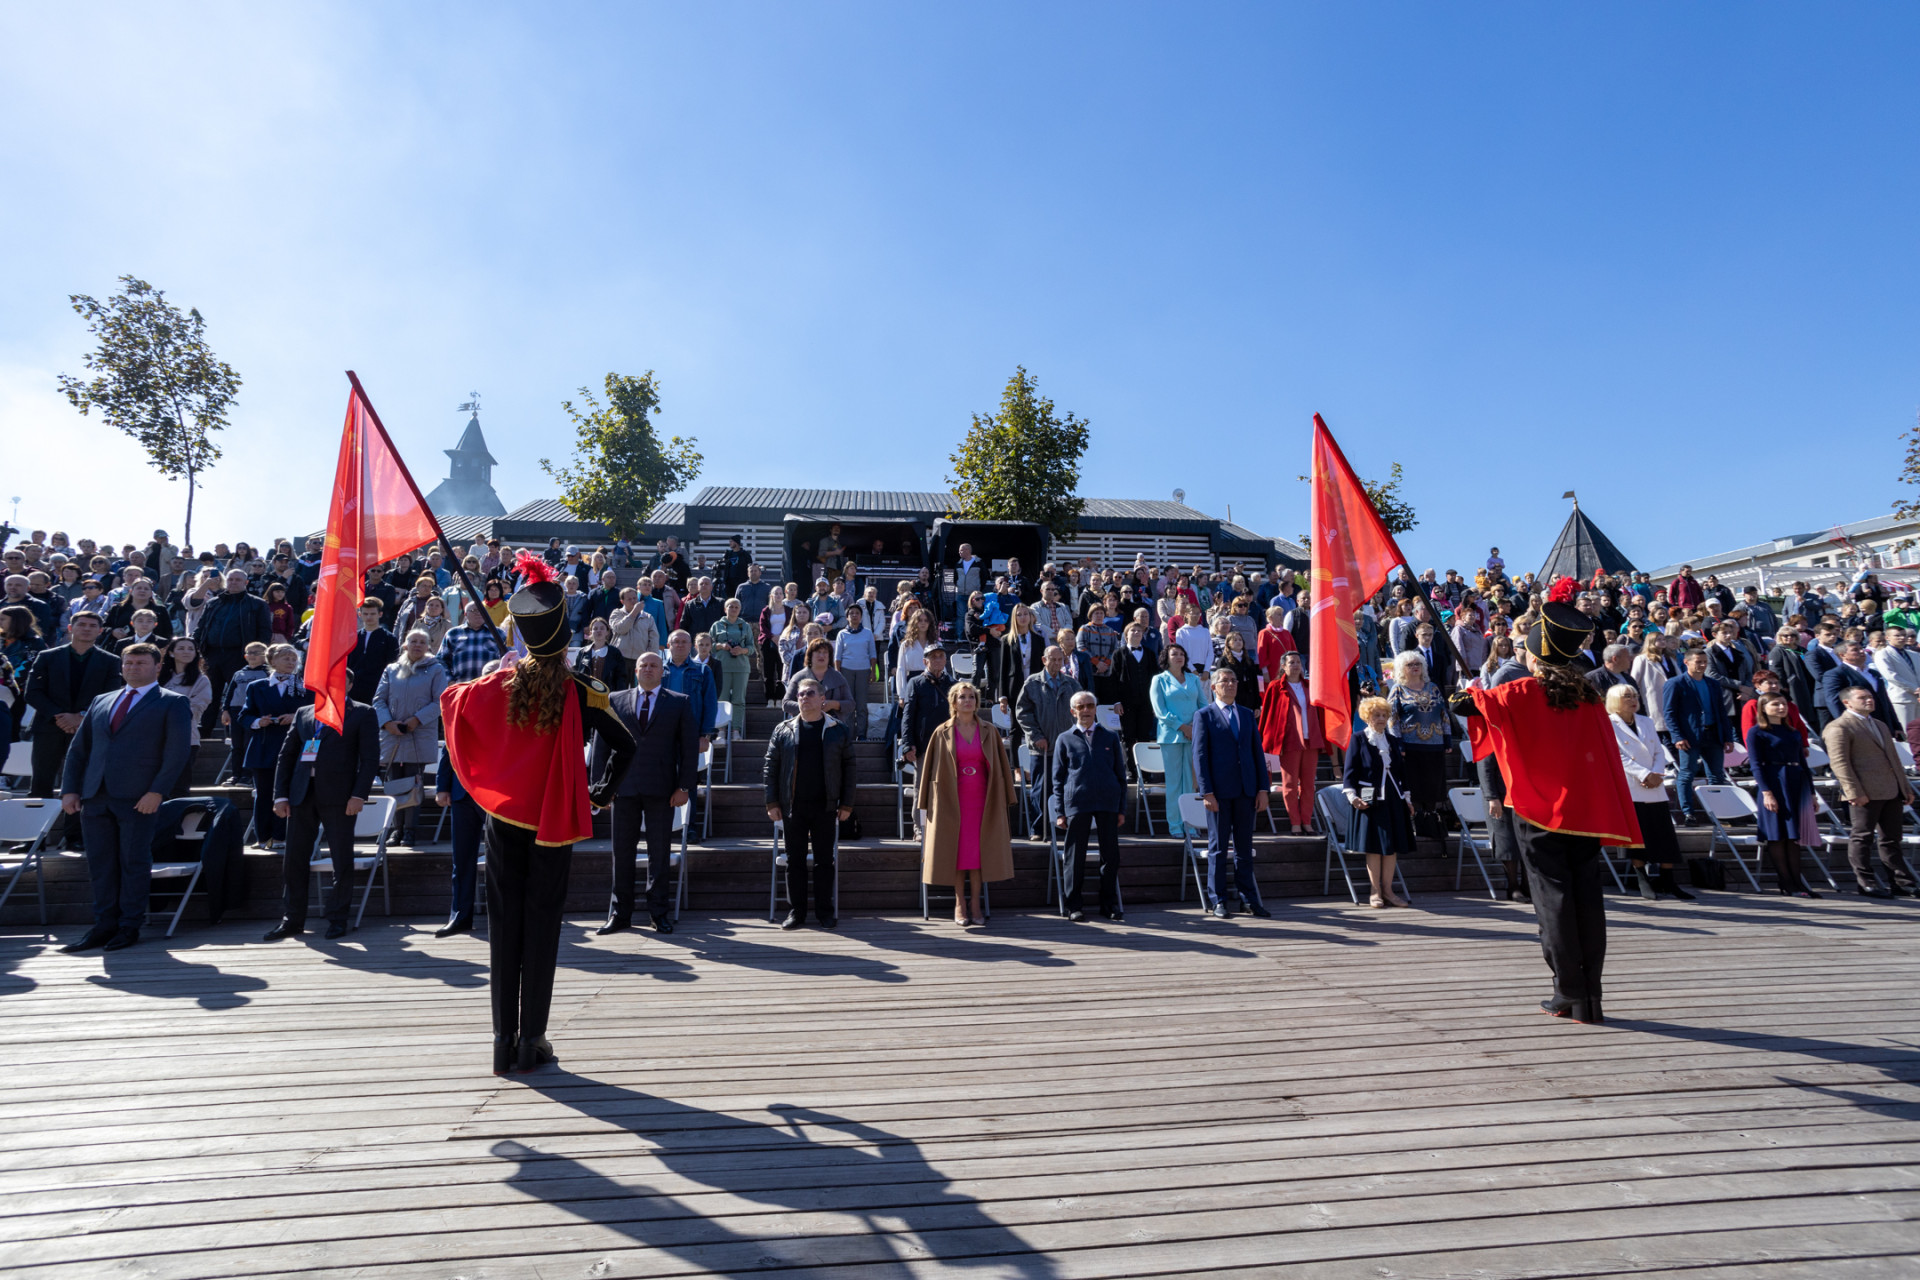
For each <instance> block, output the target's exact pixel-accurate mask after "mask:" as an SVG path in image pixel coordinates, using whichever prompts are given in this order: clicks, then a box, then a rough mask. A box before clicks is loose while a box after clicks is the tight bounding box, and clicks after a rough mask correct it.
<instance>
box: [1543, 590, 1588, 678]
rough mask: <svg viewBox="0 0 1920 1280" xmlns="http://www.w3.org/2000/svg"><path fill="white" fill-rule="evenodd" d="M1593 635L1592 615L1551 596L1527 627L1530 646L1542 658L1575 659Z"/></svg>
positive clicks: (1546, 659) (1556, 660) (1561, 660)
mask: <svg viewBox="0 0 1920 1280" xmlns="http://www.w3.org/2000/svg"><path fill="white" fill-rule="evenodd" d="M1592 636H1593V619H1592V618H1589V617H1588V616H1587V615H1586V614H1584V613H1582V612H1580V611H1579V610H1578V609H1576V608H1574V607H1573V606H1572V605H1570V604H1561V603H1559V602H1557V601H1553V600H1549V601H1547V602H1546V603H1545V604H1543V605H1541V606H1540V621H1538V622H1536V623H1534V624H1533V626H1531V627H1529V628H1528V629H1527V650H1528V652H1530V653H1532V654H1533V656H1534V657H1536V658H1538V659H1540V660H1541V661H1542V662H1551V663H1555V664H1565V663H1568V662H1572V661H1573V660H1574V659H1575V658H1576V657H1578V656H1579V654H1580V650H1582V649H1584V648H1585V647H1586V645H1587V641H1588V640H1589V639H1591V638H1592Z"/></svg>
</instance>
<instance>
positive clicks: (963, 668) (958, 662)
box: [947, 652, 976, 680]
mask: <svg viewBox="0 0 1920 1280" xmlns="http://www.w3.org/2000/svg"><path fill="white" fill-rule="evenodd" d="M947 665H948V666H949V667H951V668H952V669H953V678H954V679H955V680H971V679H973V673H974V671H975V669H976V668H975V667H974V658H973V655H972V654H971V653H960V652H954V653H949V654H948V655H947Z"/></svg>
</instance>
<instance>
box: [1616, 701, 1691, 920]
mask: <svg viewBox="0 0 1920 1280" xmlns="http://www.w3.org/2000/svg"><path fill="white" fill-rule="evenodd" d="M1607 722H1608V723H1609V724H1611V725H1612V726H1613V740H1614V743H1615V745H1617V746H1618V747H1619V748H1620V765H1621V768H1623V769H1624V770H1626V774H1627V791H1628V793H1629V794H1631V795H1632V797H1633V816H1634V817H1636V818H1638V819H1639V820H1640V839H1641V840H1642V841H1643V842H1644V843H1645V847H1644V848H1641V849H1636V850H1635V851H1634V852H1635V853H1636V854H1637V855H1639V856H1637V857H1635V858H1634V859H1633V874H1634V878H1635V879H1636V880H1638V881H1639V882H1640V896H1641V897H1643V898H1648V899H1653V898H1658V897H1659V896H1660V895H1661V894H1663V893H1665V894H1670V895H1672V896H1673V897H1676V898H1679V899H1680V900H1681V901H1683V902H1691V901H1693V895H1692V894H1690V893H1688V892H1687V891H1686V890H1685V889H1682V888H1681V887H1680V886H1679V884H1677V883H1676V882H1675V881H1674V878H1673V869H1674V867H1675V866H1676V865H1678V863H1679V862H1680V838H1679V837H1678V836H1676V835H1675V834H1674V831H1673V815H1672V814H1671V813H1670V812H1669V811H1668V809H1667V780H1666V770H1667V753H1666V751H1665V750H1664V749H1663V748H1662V747H1661V745H1660V733H1659V731H1658V730H1657V729H1655V728H1654V727H1653V721H1651V720H1649V719H1648V718H1647V717H1645V716H1643V715H1641V714H1640V694H1639V692H1638V691H1637V690H1635V689H1634V687H1633V686H1632V685H1630V684H1617V685H1615V686H1613V688H1611V689H1609V690H1607ZM1650 869H1651V870H1652V872H1653V874H1649V870H1650Z"/></svg>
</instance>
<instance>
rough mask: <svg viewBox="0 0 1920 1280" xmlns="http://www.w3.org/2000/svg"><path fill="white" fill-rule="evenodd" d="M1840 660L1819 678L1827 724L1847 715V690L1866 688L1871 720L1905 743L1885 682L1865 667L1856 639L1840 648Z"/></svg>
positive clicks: (1863, 657) (1863, 653)
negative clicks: (1870, 706)
mask: <svg viewBox="0 0 1920 1280" xmlns="http://www.w3.org/2000/svg"><path fill="white" fill-rule="evenodd" d="M1839 658H1840V661H1839V662H1838V663H1836V664H1835V665H1834V666H1832V667H1830V668H1828V669H1827V673H1826V674H1825V675H1823V676H1821V677H1820V703H1821V705H1822V706H1823V707H1825V708H1826V712H1827V721H1828V723H1829V724H1831V723H1832V722H1833V721H1835V720H1838V719H1839V718H1840V717H1841V715H1843V714H1844V713H1845V712H1846V709H1847V708H1846V706H1845V704H1844V703H1843V702H1842V698H1843V696H1844V695H1845V694H1846V691H1847V690H1848V689H1865V690H1866V691H1867V692H1868V693H1871V694H1872V695H1873V718H1874V719H1876V720H1878V721H1879V722H1880V723H1881V724H1883V725H1885V726H1887V732H1888V733H1890V734H1892V735H1893V740H1894V741H1895V742H1904V741H1906V736H1907V735H1906V734H1905V733H1903V732H1902V731H1901V729H1900V721H1899V719H1898V718H1896V717H1895V716H1894V714H1893V700H1892V699H1891V698H1889V697H1888V696H1887V687H1886V681H1884V680H1882V679H1881V678H1880V673H1879V672H1878V671H1875V670H1874V669H1873V668H1872V667H1870V666H1868V665H1867V651H1866V650H1865V649H1863V648H1862V647H1861V646H1860V642H1859V641H1857V640H1849V641H1847V642H1846V643H1845V644H1843V645H1841V646H1840V648H1839Z"/></svg>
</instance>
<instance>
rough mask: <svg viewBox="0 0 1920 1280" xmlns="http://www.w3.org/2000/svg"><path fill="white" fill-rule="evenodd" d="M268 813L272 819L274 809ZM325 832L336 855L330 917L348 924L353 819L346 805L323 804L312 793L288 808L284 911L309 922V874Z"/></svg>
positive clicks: (295, 919) (283, 862)
mask: <svg viewBox="0 0 1920 1280" xmlns="http://www.w3.org/2000/svg"><path fill="white" fill-rule="evenodd" d="M268 803H269V804H271V803H272V802H271V801H269V802H268ZM266 814H267V818H268V820H269V821H271V820H272V818H273V811H272V810H271V809H268V810H267V811H266ZM322 834H324V835H325V836H326V838H327V851H328V852H329V853H330V854H332V855H333V884H332V885H330V886H329V887H328V889H327V901H326V908H325V910H326V913H327V920H328V921H329V922H330V923H332V924H345V923H346V922H347V909H348V908H349V907H351V906H352V905H353V819H352V818H350V817H348V816H347V807H346V806H345V805H344V804H341V805H322V804H320V803H318V802H317V801H315V800H314V798H313V797H312V796H311V795H309V796H308V797H307V798H306V799H305V800H303V801H301V802H300V803H299V804H296V805H293V806H292V807H291V808H290V809H289V810H288V813H287V849H286V853H285V855H284V856H283V857H282V858H281V863H280V865H281V868H282V869H283V871H284V873H285V879H286V883H285V886H284V888H283V889H282V891H281V897H280V914H281V915H282V916H284V917H286V918H287V919H288V920H291V921H292V922H293V923H294V924H296V925H304V924H306V922H307V877H308V876H309V875H311V874H312V871H313V854H314V849H315V846H317V845H318V844H319V842H320V837H321V835H322Z"/></svg>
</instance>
